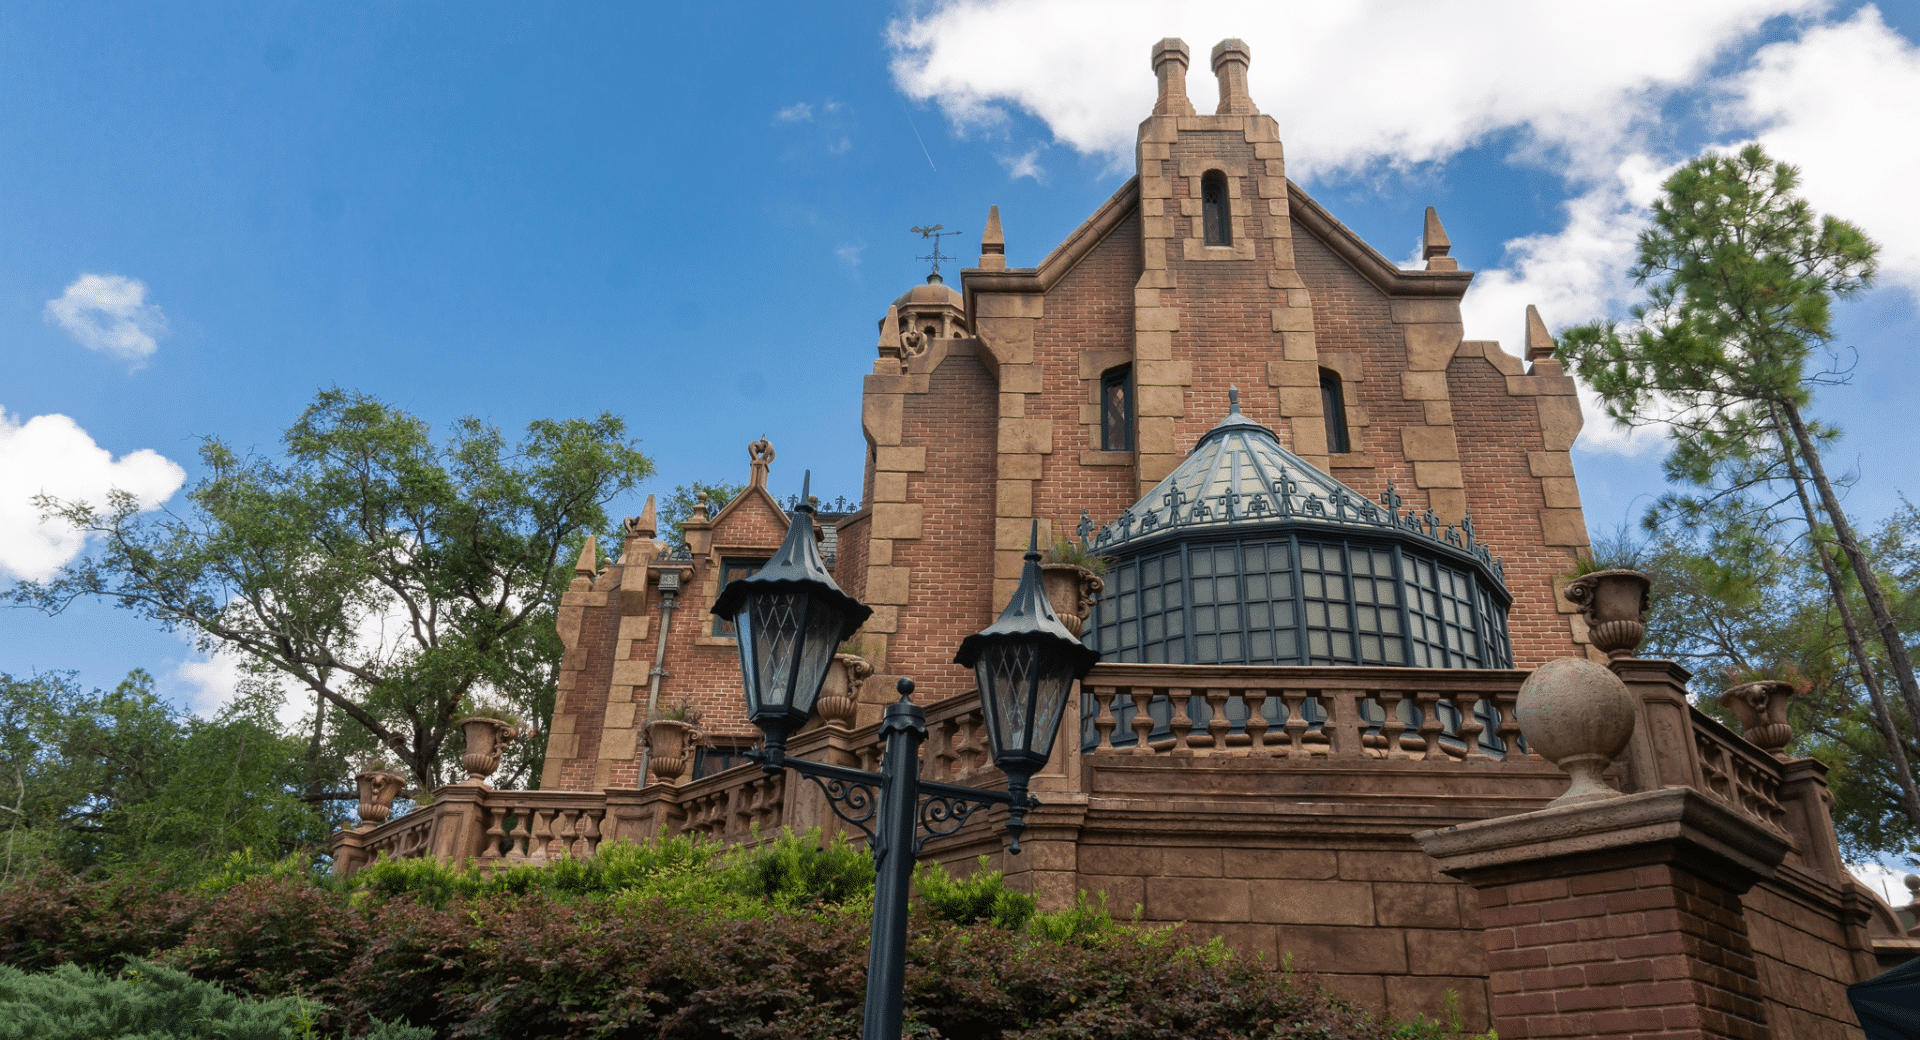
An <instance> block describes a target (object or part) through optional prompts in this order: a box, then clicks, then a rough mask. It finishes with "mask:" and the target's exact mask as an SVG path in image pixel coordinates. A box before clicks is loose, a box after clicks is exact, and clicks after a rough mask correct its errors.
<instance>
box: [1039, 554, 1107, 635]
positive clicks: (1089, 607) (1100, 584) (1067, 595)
mask: <svg viewBox="0 0 1920 1040" xmlns="http://www.w3.org/2000/svg"><path fill="white" fill-rule="evenodd" d="M1040 581H1041V584H1042V586H1043V587H1044V588H1045V589H1046V591H1047V602H1048V603H1050V604H1052V605H1053V612H1054V613H1055V614H1056V615H1058V616H1059V618H1060V623H1061V624H1063V625H1065V626H1067V631H1069V632H1072V633H1073V637H1074V638H1075V639H1078V638H1080V634H1081V632H1082V631H1083V630H1084V629H1085V627H1086V623H1087V618H1088V616H1089V615H1091V614H1092V613H1093V601H1094V600H1096V599H1099V598H1100V594H1101V593H1102V592H1105V591H1106V589H1107V583H1106V582H1105V581H1104V580H1102V579H1101V577H1100V576H1099V575H1097V574H1095V573H1093V572H1092V571H1091V570H1088V569H1087V568H1085V567H1082V566H1080V565H1079V564H1077V563H1043V564H1041V565H1040Z"/></svg>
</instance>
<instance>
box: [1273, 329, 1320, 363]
mask: <svg viewBox="0 0 1920 1040" xmlns="http://www.w3.org/2000/svg"><path fill="white" fill-rule="evenodd" d="M1280 356H1281V357H1284V358H1286V359H1287V360H1288V361H1315V362H1317V361H1319V360H1320V351H1319V348H1317V347H1316V346H1314V342H1313V333H1312V332H1283V333H1281V334H1280Z"/></svg>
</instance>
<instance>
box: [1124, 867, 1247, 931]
mask: <svg viewBox="0 0 1920 1040" xmlns="http://www.w3.org/2000/svg"><path fill="white" fill-rule="evenodd" d="M1146 890H1147V899H1146V905H1147V917H1148V918H1149V919H1151V920H1155V921H1246V920H1247V919H1248V911H1249V909H1250V907H1249V903H1248V897H1247V882H1245V881H1242V880H1240V879H1238V878H1196V877H1150V878H1147V879H1146Z"/></svg>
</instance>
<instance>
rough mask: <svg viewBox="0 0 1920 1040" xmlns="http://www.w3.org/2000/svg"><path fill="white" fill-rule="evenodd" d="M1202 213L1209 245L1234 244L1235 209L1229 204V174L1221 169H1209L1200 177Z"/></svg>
mask: <svg viewBox="0 0 1920 1040" xmlns="http://www.w3.org/2000/svg"><path fill="white" fill-rule="evenodd" d="M1200 213H1201V221H1202V223H1203V224H1204V226H1205V231H1206V237H1207V244H1208V245H1210V246H1230V245H1232V244H1233V210H1232V209H1231V207H1229V205H1228V204H1227V175H1226V174H1224V173H1221V172H1220V171H1219V170H1208V171H1207V172H1206V175H1205V176H1203V177H1201V178H1200Z"/></svg>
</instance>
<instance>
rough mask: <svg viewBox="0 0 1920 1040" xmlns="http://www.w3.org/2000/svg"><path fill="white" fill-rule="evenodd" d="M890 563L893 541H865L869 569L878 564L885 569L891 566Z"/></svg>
mask: <svg viewBox="0 0 1920 1040" xmlns="http://www.w3.org/2000/svg"><path fill="white" fill-rule="evenodd" d="M892 562H893V539H891V538H869V539H867V566H869V567H871V566H874V565H875V564H878V565H880V566H882V567H885V566H887V565H888V564H891V563H892Z"/></svg>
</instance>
